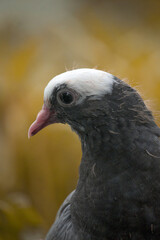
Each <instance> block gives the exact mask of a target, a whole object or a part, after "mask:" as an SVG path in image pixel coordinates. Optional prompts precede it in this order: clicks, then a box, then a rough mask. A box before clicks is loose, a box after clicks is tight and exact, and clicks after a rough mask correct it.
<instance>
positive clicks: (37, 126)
mask: <svg viewBox="0 0 160 240" xmlns="http://www.w3.org/2000/svg"><path fill="white" fill-rule="evenodd" d="M52 123H56V118H55V111H54V110H50V109H48V108H47V107H46V106H45V105H43V107H42V110H41V111H40V112H39V113H38V115H37V118H36V120H35V121H34V122H33V123H32V125H31V126H30V128H29V130H28V138H30V137H32V136H34V135H35V134H36V133H38V132H39V131H40V130H41V129H43V128H44V127H46V126H48V125H49V124H52Z"/></svg>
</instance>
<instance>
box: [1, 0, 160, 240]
mask: <svg viewBox="0 0 160 240" xmlns="http://www.w3.org/2000/svg"><path fill="white" fill-rule="evenodd" d="M81 67H90V68H93V67H95V68H98V69H102V70H105V71H108V72H111V73H112V74H114V75H116V76H118V77H119V78H121V79H127V82H129V83H130V84H131V85H132V86H134V87H137V88H138V89H139V90H140V92H141V93H142V96H143V98H144V99H145V100H148V99H149V100H152V101H151V103H149V105H150V106H151V108H152V109H153V110H154V116H155V118H156V121H157V123H158V122H160V116H159V114H158V111H159V110H160V1H158V0H157V1H156V0H148V1H146V0H139V1H138V0H134V1H128V0H121V1H120V0H119V1H118V0H113V1H109V0H108V1H107V0H106V1H105V0H97V1H96V0H92V1H91V0H81V1H78V0H45V1H43V0H32V1H31V0H28V1H25V0H12V1H9V0H1V1H0V166H1V167H0V240H27V239H30V240H38V239H40V238H42V239H43V238H44V235H45V233H46V232H47V230H48V228H49V227H50V225H51V224H52V222H53V220H54V217H55V214H56V212H57V209H58V208H59V206H60V204H61V203H62V201H63V200H64V198H65V197H66V196H67V195H68V194H69V193H70V192H71V191H72V190H73V189H74V188H75V186H76V183H77V179H78V166H79V162H80V158H81V147H80V142H79V139H78V137H77V136H76V135H75V134H74V133H73V132H71V130H70V128H69V127H68V126H65V125H59V124H57V125H53V126H49V127H48V128H46V129H44V130H43V131H42V132H40V133H39V134H38V135H36V136H35V137H33V138H32V139H30V140H28V138H27V131H28V128H29V126H30V124H31V123H32V121H33V120H34V119H35V117H36V114H37V112H38V111H39V110H40V109H41V106H42V103H43V90H44V87H45V86H46V84H47V82H48V81H49V80H50V79H51V78H52V77H53V76H55V75H57V74H59V73H61V72H64V71H66V70H67V69H72V68H81Z"/></svg>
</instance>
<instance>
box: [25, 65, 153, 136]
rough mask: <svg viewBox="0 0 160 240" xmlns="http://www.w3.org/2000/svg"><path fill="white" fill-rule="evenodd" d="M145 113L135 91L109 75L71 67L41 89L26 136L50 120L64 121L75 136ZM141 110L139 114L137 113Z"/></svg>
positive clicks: (135, 117)
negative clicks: (39, 102)
mask: <svg viewBox="0 0 160 240" xmlns="http://www.w3.org/2000/svg"><path fill="white" fill-rule="evenodd" d="M144 110H145V112H147V115H148V116H149V115H150V114H149V111H148V110H147V108H146V107H145V105H144V103H143V101H142V99H141V97H140V96H139V94H138V93H137V92H136V91H135V90H134V89H133V88H131V87H130V86H129V85H127V84H126V83H124V82H123V81H121V80H119V79H118V78H116V77H114V76H113V75H112V74H110V73H107V72H104V71H101V70H96V69H87V68H85V69H75V70H71V71H67V72H65V73H62V74H60V75H58V76H56V77H54V78H53V79H52V80H51V81H50V82H49V83H48V85H47V86H46V88H45V90H44V105H43V107H42V110H41V111H40V112H39V114H38V115H37V118H36V121H35V122H34V123H33V124H32V125H31V127H30V129H29V132H28V136H29V137H31V136H33V135H35V134H36V133H37V132H39V131H40V130H41V129H43V128H44V127H46V126H47V125H49V124H53V123H68V124H69V125H70V126H71V128H72V129H73V130H74V131H76V132H77V133H78V134H79V135H81V134H83V133H87V132H88V134H89V131H90V130H91V131H92V130H93V128H94V129H96V128H98V126H100V125H101V126H102V125H105V124H108V127H109V128H111V125H114V123H115V122H116V123H117V122H118V121H122V122H124V119H126V117H127V118H128V120H132V121H133V120H134V119H135V121H137V119H139V120H142V121H144V118H146V115H145V114H144ZM141 112H143V114H141Z"/></svg>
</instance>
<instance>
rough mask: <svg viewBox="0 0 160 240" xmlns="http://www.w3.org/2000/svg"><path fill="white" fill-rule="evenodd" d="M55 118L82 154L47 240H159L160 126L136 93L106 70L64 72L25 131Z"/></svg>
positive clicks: (47, 90) (31, 132) (50, 86)
mask: <svg viewBox="0 0 160 240" xmlns="http://www.w3.org/2000/svg"><path fill="white" fill-rule="evenodd" d="M53 123H62V124H69V125H70V127H71V129H72V130H73V131H75V132H76V133H77V134H78V136H79V138H80V141H81V147H82V159H81V164H80V168H79V180H78V183H77V187H76V189H75V190H74V191H73V192H72V193H70V194H69V195H68V197H67V198H66V200H65V201H64V203H63V204H62V205H61V207H60V209H59V211H58V213H57V216H56V219H55V222H54V223H53V225H52V226H51V228H50V230H49V232H48V234H47V236H46V240H159V239H160V128H159V127H158V126H157V125H156V123H155V121H154V117H153V115H152V113H151V111H150V110H149V109H148V108H147V106H146V105H145V103H144V101H143V100H142V98H141V96H140V95H139V93H138V92H137V91H136V90H135V89H134V88H132V87H131V86H129V85H128V84H127V83H125V82H124V81H122V80H120V79H119V78H117V77H115V76H113V75H112V74H110V73H107V72H105V71H102V70H97V69H89V68H82V69H74V70H71V71H67V72H64V73H62V74H60V75H57V76H55V77H54V78H53V79H52V80H51V81H50V82H49V83H48V85H47V86H46V88H45V90H44V105H43V107H42V110H41V111H40V112H39V114H38V116H37V118H36V120H35V122H34V123H33V124H32V125H31V127H30V128H29V132H28V136H29V137H31V136H33V135H35V134H36V133H38V132H39V131H40V130H41V129H43V128H44V127H46V126H47V125H49V124H53Z"/></svg>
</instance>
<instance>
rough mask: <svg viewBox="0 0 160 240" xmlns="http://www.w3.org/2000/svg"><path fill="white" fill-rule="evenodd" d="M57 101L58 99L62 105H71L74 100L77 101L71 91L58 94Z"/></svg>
mask: <svg viewBox="0 0 160 240" xmlns="http://www.w3.org/2000/svg"><path fill="white" fill-rule="evenodd" d="M57 99H58V102H59V103H60V104H61V105H64V106H66V105H68V106H69V105H71V104H72V103H73V102H74V100H75V97H74V94H73V93H72V92H70V91H67V90H65V91H64V90H62V91H60V92H59V93H58V96H57Z"/></svg>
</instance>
